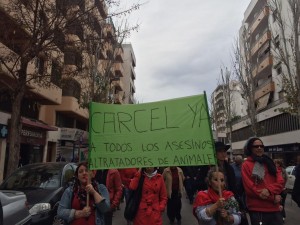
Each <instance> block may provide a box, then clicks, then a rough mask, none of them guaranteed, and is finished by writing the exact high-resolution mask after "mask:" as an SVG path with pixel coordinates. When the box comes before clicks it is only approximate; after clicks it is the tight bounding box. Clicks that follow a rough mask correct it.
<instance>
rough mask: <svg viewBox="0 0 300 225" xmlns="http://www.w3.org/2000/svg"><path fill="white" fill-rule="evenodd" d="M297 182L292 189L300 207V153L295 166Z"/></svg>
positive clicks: (293, 197)
mask: <svg viewBox="0 0 300 225" xmlns="http://www.w3.org/2000/svg"><path fill="white" fill-rule="evenodd" d="M295 171H296V174H295V178H296V179H295V183H294V188H293V191H292V199H293V200H294V201H295V202H296V203H297V205H298V207H300V155H298V156H297V166H296V168H295Z"/></svg>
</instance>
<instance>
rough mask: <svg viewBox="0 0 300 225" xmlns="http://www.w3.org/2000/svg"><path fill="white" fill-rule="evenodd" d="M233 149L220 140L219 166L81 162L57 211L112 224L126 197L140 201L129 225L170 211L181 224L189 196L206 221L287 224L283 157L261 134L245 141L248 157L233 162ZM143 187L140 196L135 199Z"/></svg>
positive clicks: (209, 224)
mask: <svg viewBox="0 0 300 225" xmlns="http://www.w3.org/2000/svg"><path fill="white" fill-rule="evenodd" d="M229 148H230V146H229V145H225V144H224V143H223V142H215V150H216V159H217V164H216V165H206V166H184V167H176V166H171V167H167V168H156V167H148V168H142V169H137V168H130V169H119V170H116V169H109V170H98V171H94V173H91V171H88V166H87V164H86V163H80V164H79V165H78V167H77V169H76V172H75V182H74V184H73V185H72V186H71V187H68V188H67V189H66V190H65V192H64V194H63V196H62V198H61V201H60V204H59V207H58V213H57V215H58V217H59V218H61V219H63V220H64V221H65V222H66V223H67V224H71V225H76V224H86V225H112V220H113V214H114V212H115V210H116V209H117V208H118V206H119V204H120V202H121V200H122V199H123V198H124V197H125V204H126V207H127V205H128V207H129V205H132V204H130V201H136V202H134V204H133V205H136V210H135V213H134V216H133V217H132V218H131V219H127V221H126V222H127V225H131V224H133V225H147V224H149V225H162V214H163V212H164V211H166V213H167V217H168V219H169V223H170V224H178V225H179V224H181V223H182V216H181V208H182V202H181V201H182V198H183V197H186V198H187V199H188V201H189V202H190V204H192V205H193V211H192V212H191V213H192V214H193V215H194V216H195V217H196V219H197V220H198V223H199V224H201V225H222V224H233V225H238V224H242V225H248V224H251V225H263V224H268V225H282V224H284V221H285V218H286V213H285V207H284V206H285V199H286V196H287V190H286V189H285V183H286V181H287V173H286V171H285V169H284V164H283V161H282V160H281V159H274V160H273V159H271V158H270V157H268V156H267V155H266V154H265V153H264V144H263V141H262V140H261V139H260V138H257V137H253V138H249V139H248V140H247V142H246V143H245V146H244V156H245V157H246V158H245V159H244V158H243V156H242V155H237V156H235V158H234V162H232V163H231V162H229V160H228V155H227V151H228V149H229ZM297 160H298V165H297V166H296V180H295V185H294V189H293V192H292V199H293V200H294V201H295V202H296V203H297V204H298V206H299V207H300V156H299V157H298V158H297ZM138 189H139V191H140V194H139V195H140V196H139V197H138V200H133V199H135V198H133V196H134V193H135V192H137V191H138ZM124 216H125V215H124ZM126 218H128V217H126Z"/></svg>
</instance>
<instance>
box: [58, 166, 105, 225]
mask: <svg viewBox="0 0 300 225" xmlns="http://www.w3.org/2000/svg"><path fill="white" fill-rule="evenodd" d="M90 176H91V174H90V171H89V170H88V164H87V163H86V162H81V163H79V165H78V167H77V168H76V171H75V182H74V184H73V186H70V187H68V188H67V189H66V190H65V191H64V193H63V195H62V197H61V200H60V202H59V206H58V209H57V216H58V218H60V219H62V220H64V221H65V222H66V223H67V224H70V225H83V224H86V225H105V223H104V214H105V213H106V212H108V211H109V209H110V201H109V194H108V191H107V189H106V187H105V186H104V185H103V184H98V183H97V182H96V181H95V180H94V179H92V180H91V182H90Z"/></svg>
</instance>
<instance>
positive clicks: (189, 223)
mask: <svg viewBox="0 0 300 225" xmlns="http://www.w3.org/2000/svg"><path fill="white" fill-rule="evenodd" d="M182 206H183V207H182V211H181V212H182V213H181V215H182V223H181V224H182V225H198V223H197V220H196V219H195V217H194V216H193V214H192V205H190V204H189V201H188V200H187V199H185V198H183V199H182ZM124 207H125V203H121V210H118V211H117V212H116V213H115V215H114V218H113V225H126V224H127V223H126V220H125V219H124V217H123V212H124V211H123V210H124ZM285 207H286V215H287V218H286V222H285V225H299V224H300V208H298V207H297V205H296V203H295V202H293V201H292V200H291V196H290V195H288V196H287V199H286V205H285ZM168 224H169V220H168V218H167V216H166V213H164V215H163V225H168Z"/></svg>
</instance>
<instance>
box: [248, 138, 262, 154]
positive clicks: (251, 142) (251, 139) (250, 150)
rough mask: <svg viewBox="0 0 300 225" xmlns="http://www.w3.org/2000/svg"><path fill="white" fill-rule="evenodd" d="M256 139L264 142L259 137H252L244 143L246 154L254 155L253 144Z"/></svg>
mask: <svg viewBox="0 0 300 225" xmlns="http://www.w3.org/2000/svg"><path fill="white" fill-rule="evenodd" d="M256 140H260V141H261V142H262V140H261V139H260V138H258V137H251V138H249V139H248V140H247V141H246V143H245V145H244V154H245V155H246V156H250V155H252V145H253V143H254V141H256ZM262 143H263V142H262Z"/></svg>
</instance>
